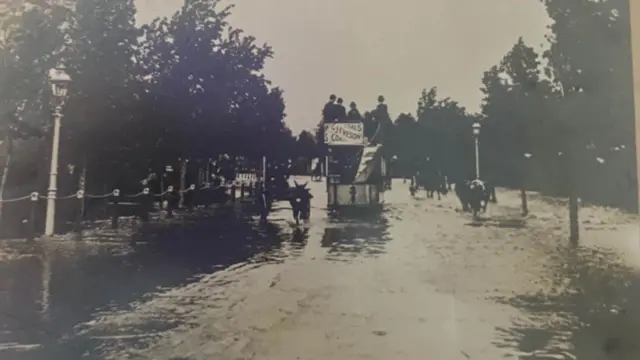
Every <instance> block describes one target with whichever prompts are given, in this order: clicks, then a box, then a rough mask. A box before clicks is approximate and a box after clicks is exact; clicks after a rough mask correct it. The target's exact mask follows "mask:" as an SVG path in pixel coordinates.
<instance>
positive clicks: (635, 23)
mask: <svg viewBox="0 0 640 360" xmlns="http://www.w3.org/2000/svg"><path fill="white" fill-rule="evenodd" d="M629 13H630V15H631V21H630V22H629V24H630V25H631V53H632V58H633V100H634V103H635V124H636V182H637V184H638V186H637V190H638V199H637V200H638V211H640V140H639V139H640V6H639V5H638V3H637V1H629Z"/></svg>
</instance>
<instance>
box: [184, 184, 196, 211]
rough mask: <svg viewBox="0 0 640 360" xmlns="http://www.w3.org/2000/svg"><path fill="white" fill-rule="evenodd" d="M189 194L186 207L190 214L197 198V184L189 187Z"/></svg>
mask: <svg viewBox="0 0 640 360" xmlns="http://www.w3.org/2000/svg"><path fill="white" fill-rule="evenodd" d="M188 192H189V193H188V194H186V206H187V210H188V211H189V212H193V204H194V202H195V198H196V185H195V184H191V185H189V190H188Z"/></svg>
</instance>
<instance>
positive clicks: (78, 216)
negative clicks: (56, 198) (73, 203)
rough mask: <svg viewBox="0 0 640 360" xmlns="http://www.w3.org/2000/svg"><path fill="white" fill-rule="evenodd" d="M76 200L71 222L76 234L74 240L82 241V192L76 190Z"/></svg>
mask: <svg viewBox="0 0 640 360" xmlns="http://www.w3.org/2000/svg"><path fill="white" fill-rule="evenodd" d="M76 197H77V198H78V207H77V209H76V218H75V219H74V221H73V230H74V232H75V233H76V239H77V240H81V239H82V219H83V217H84V190H82V189H80V190H78V193H77V194H76Z"/></svg>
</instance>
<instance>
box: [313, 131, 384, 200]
mask: <svg viewBox="0 0 640 360" xmlns="http://www.w3.org/2000/svg"><path fill="white" fill-rule="evenodd" d="M324 135H325V136H324V142H325V145H326V147H327V156H326V159H325V161H326V163H325V168H326V174H327V177H326V181H327V187H326V191H327V207H328V209H330V210H334V211H338V212H339V211H340V210H341V209H342V210H345V209H349V208H369V209H381V208H382V204H383V202H384V196H383V194H384V191H385V189H386V187H387V186H386V181H387V180H386V179H387V176H386V171H387V166H386V165H387V164H386V162H385V159H384V158H383V157H382V154H381V148H382V147H381V145H369V144H368V140H367V139H366V137H365V136H364V124H363V123H362V122H333V123H328V124H324Z"/></svg>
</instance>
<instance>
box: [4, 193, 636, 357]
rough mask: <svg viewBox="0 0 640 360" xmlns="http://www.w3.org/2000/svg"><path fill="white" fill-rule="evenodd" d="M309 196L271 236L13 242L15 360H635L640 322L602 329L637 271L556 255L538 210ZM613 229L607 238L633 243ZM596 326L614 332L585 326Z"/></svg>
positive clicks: (206, 227) (11, 346)
mask: <svg viewBox="0 0 640 360" xmlns="http://www.w3.org/2000/svg"><path fill="white" fill-rule="evenodd" d="M310 187H311V188H312V192H313V194H314V195H315V199H314V203H313V209H312V217H311V220H310V221H309V223H307V224H304V225H302V226H295V225H294V224H293V223H292V221H291V220H290V211H289V210H288V209H287V207H288V204H286V203H279V204H276V206H275V207H276V209H277V210H276V212H275V213H273V214H272V215H271V216H270V218H269V222H268V223H267V224H260V223H259V222H258V221H257V218H256V217H253V216H250V215H248V214H242V213H241V212H230V213H225V215H222V216H219V217H215V218H209V219H206V220H203V221H200V222H198V223H195V224H188V225H184V226H172V227H165V228H162V229H159V230H155V231H153V232H152V233H151V234H150V235H148V236H146V237H144V238H142V239H141V240H142V241H139V242H137V243H135V244H134V243H131V242H128V241H126V240H121V241H114V240H110V241H99V240H92V239H87V240H85V241H56V242H50V243H43V242H37V243H33V244H27V243H25V242H23V241H9V242H4V243H3V244H2V245H1V248H0V249H1V250H2V252H0V291H1V292H0V358H2V359H18V360H21V359H25V360H26V359H47V360H49V359H51V360H57V359H60V360H62V359H65V360H66V359H80V358H86V359H123V358H136V359H153V360H160V359H166V360H169V359H189V360H191V359H193V360H200V359H203V360H204V359H213V358H220V359H223V358H224V359H226V358H254V359H278V360H280V359H296V358H306V359H327V358H344V359H348V358H368V359H376V360H377V359H385V360H386V359H390V358H394V357H397V358H403V359H423V358H424V354H426V353H429V354H431V355H433V356H434V358H461V359H464V358H472V359H487V360H489V359H492V360H493V359H497V358H501V357H503V356H505V354H510V355H512V356H514V355H515V354H518V355H520V356H524V357H522V358H527V359H546V358H567V357H566V356H570V355H572V354H575V355H581V356H579V357H578V358H579V359H591V357H589V356H595V358H598V359H602V358H605V359H607V358H611V359H613V358H616V359H627V358H628V359H631V358H637V357H633V356H631V355H633V354H637V352H636V349H635V348H634V347H633V346H632V344H635V341H627V342H624V341H622V343H623V344H624V345H620V341H621V340H620V338H625V336H631V335H632V334H638V335H640V325H639V324H640V323H638V322H636V321H635V319H636V317H635V316H633V317H632V316H631V315H629V316H627V317H626V320H625V322H623V323H620V322H619V316H618V317H616V316H613V315H611V316H609V315H606V316H604V315H602V314H609V313H612V314H613V313H614V312H615V311H614V310H615V309H617V307H620V308H624V309H625V313H634V310H633V309H632V308H631V307H630V306H629V305H628V304H629V301H628V300H629V299H633V296H634V295H633V294H635V292H633V291H631V290H629V289H630V288H633V284H636V282H635V280H634V277H633V276H632V274H631V270H630V269H628V268H626V267H625V266H623V265H620V263H619V262H615V261H617V260H615V259H613V258H612V256H610V255H611V254H609V253H607V254H604V252H603V250H593V249H581V250H580V251H572V252H567V250H566V249H562V248H560V247H558V246H557V245H558V242H559V241H561V240H559V239H560V238H559V237H557V233H558V231H559V230H558V229H560V230H562V229H563V228H562V226H564V225H563V224H562V223H561V222H560V220H559V219H560V215H558V216H555V215H554V216H555V217H549V216H550V214H553V211H556V210H554V209H552V208H544V210H543V206H547V205H546V203H543V202H541V200H538V199H532V200H531V202H530V206H531V208H532V212H534V213H535V211H536V210H535V209H536V206H539V210H540V211H539V212H540V215H539V216H538V217H531V218H529V219H526V221H524V220H523V219H519V218H518V217H517V215H515V214H517V209H518V206H517V205H518V204H517V202H516V201H515V199H517V198H516V197H515V195H513V194H511V193H507V192H503V193H499V196H502V198H501V199H500V204H499V205H498V206H496V208H495V209H493V210H492V211H490V213H489V214H488V215H486V218H485V219H484V220H483V221H473V220H471V219H470V217H469V216H467V215H464V214H460V213H458V212H456V207H457V204H456V201H455V198H454V197H453V196H452V195H449V196H448V197H447V198H445V199H443V200H442V201H437V200H431V199H428V200H427V199H412V198H410V197H409V195H408V190H407V189H406V186H405V185H404V184H402V181H396V182H395V183H394V190H392V191H391V192H389V193H387V194H386V197H387V199H386V201H387V203H388V205H387V206H386V209H385V210H384V211H383V212H382V213H381V214H377V215H372V216H369V217H367V218H361V219H342V220H338V219H333V218H329V217H328V216H327V214H326V211H324V209H323V206H324V204H323V203H324V201H323V195H324V192H323V190H324V187H323V185H322V183H310ZM548 206H551V205H548ZM559 214H560V213H559ZM605 215H607V214H604V213H603V214H598V216H600V217H601V218H602V217H605ZM545 216H547V217H545ZM563 218H564V217H563ZM555 220H558V222H557V223H555V222H554V221H555ZM611 221H622V220H621V219H620V218H615V217H614V218H612V220H611ZM505 224H507V225H505ZM510 224H517V225H518V226H511V225H510ZM558 224H559V225H558ZM606 225H607V224H604V225H602V226H601V228H597V229H595V230H593V231H594V234H595V233H597V234H598V236H601V235H602V234H603V233H606V234H608V235H605V236H608V237H612V236H613V235H615V234H618V233H619V231H620V229H618V230H615V231H613V232H611V231H612V230H610V229H608V228H607V229H605V227H606ZM621 226H622V225H621ZM607 231H609V232H607ZM616 231H617V232H616ZM587 235H588V234H587ZM553 236H556V237H555V238H553ZM625 236H626V235H625ZM541 239H546V240H545V241H547V240H549V239H551V240H549V241H551V242H545V241H543V240H541ZM549 244H551V245H549ZM603 254H604V255H603ZM614 263H615V264H617V265H615V266H614V265H612V264H614ZM629 284H631V285H629ZM603 294H604V295H603ZM606 294H608V295H606ZM354 296H355V297H354ZM356 300H357V301H356ZM636 302H637V301H636ZM294 303H295V304H297V305H295V304H294ZM287 304H289V305H290V306H289V305H287ZM301 304H302V305H301ZM287 306H289V307H287ZM602 309H604V310H602ZM616 311H617V310H616ZM595 313H597V314H600V315H598V317H597V321H600V323H599V324H600V325H597V327H598V329H600V330H601V333H599V332H593V331H591V332H589V331H590V330H589V328H590V327H589V326H584V325H579V323H581V322H582V323H588V322H591V323H595V321H596V320H593V319H594V316H595V315H592V314H595ZM310 314H313V319H315V320H314V321H312V322H309V321H308V319H307V317H308V316H311V315H310ZM639 318H640V317H639ZM576 319H577V320H576ZM629 319H634V320H629ZM212 324H215V329H211V328H210V327H211V326H213V325H212ZM278 324H280V325H278ZM620 324H623V325H620ZM594 326H596V325H594ZM258 328H259V329H260V330H255V329H258ZM591 328H593V326H591ZM620 328H624V329H627V330H625V334H626V335H625V336H623V335H620V334H619V331H618V332H616V331H617V330H616V331H614V330H613V329H620ZM251 329H254V330H251ZM321 333H322V334H324V335H320V334H321ZM572 333H575V334H578V335H576V336H573V335H572ZM306 334H309V335H306ZM372 334H373V338H372ZM376 339H377V340H376ZM380 339H384V341H381V340H380ZM616 339H617V340H616ZM230 343H233V344H240V343H241V344H243V345H242V346H240V345H234V346H231V345H229V344H230ZM592 343H593V344H595V345H593V346H591V345H587V344H592ZM287 344H288V345H287ZM291 344H295V346H292V345H291ZM630 344H631V345H630ZM436 348H438V349H437V350H435V349H436ZM329 349H330V351H329ZM611 349H613V350H611ZM620 349H623V350H620ZM587 354H591V355H587ZM611 354H614V355H615V356H614V355H611ZM596 355H597V356H596ZM526 356H528V357H526ZM562 356H565V357H562ZM603 356H604V357H603ZM616 356H617V357H616ZM630 356H631V357H630ZM429 357H431V356H429ZM595 358H594V359H595Z"/></svg>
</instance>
